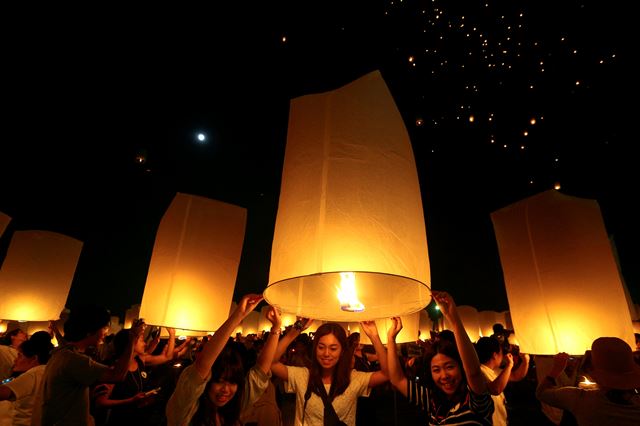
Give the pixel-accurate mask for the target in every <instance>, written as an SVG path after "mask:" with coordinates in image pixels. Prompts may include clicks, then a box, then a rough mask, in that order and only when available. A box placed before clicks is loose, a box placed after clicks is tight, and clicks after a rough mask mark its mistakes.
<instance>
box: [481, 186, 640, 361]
mask: <svg viewBox="0 0 640 426" xmlns="http://www.w3.org/2000/svg"><path fill="white" fill-rule="evenodd" d="M491 218H492V220H493V225H494V229H495V233H496V238H497V241H498V248H499V252H500V261H501V263H502V270H503V272H504V279H505V284H506V290H507V297H508V299H509V307H510V313H511V318H512V321H513V326H514V329H515V331H516V333H517V336H518V340H519V342H520V350H521V352H525V353H531V354H538V355H553V354H556V353H558V352H567V353H569V354H574V355H581V354H584V352H585V351H586V350H588V349H590V348H591V343H592V342H593V341H594V340H595V339H596V338H598V337H601V336H614V337H619V338H621V339H623V340H625V341H626V342H627V343H629V345H630V346H631V347H634V346H635V342H634V336H633V328H632V325H631V314H630V312H629V307H628V304H627V300H626V297H625V294H624V290H623V286H622V283H621V281H620V274H619V273H618V268H617V265H616V262H615V259H614V256H613V252H612V249H611V244H610V242H609V239H608V237H607V232H606V230H605V226H604V222H603V220H602V215H601V213H600V208H599V206H598V203H597V202H596V201H595V200H588V199H582V198H577V197H571V196H568V195H564V194H561V193H560V192H557V191H546V192H543V193H540V194H538V195H535V196H533V197H529V198H526V199H524V200H522V201H519V202H517V203H514V204H512V205H510V206H507V207H505V208H503V209H501V210H498V211H496V212H494V213H492V214H491ZM603 301H606V308H603V305H602V302H603Z"/></svg>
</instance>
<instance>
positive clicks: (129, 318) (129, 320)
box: [124, 305, 140, 328]
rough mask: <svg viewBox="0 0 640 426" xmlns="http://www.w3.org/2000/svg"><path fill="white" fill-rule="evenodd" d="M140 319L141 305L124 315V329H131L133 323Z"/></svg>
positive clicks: (134, 306)
mask: <svg viewBox="0 0 640 426" xmlns="http://www.w3.org/2000/svg"><path fill="white" fill-rule="evenodd" d="M138 318H140V305H132V306H131V307H130V308H129V309H127V311H126V312H125V314H124V328H131V324H133V321H135V320H137V319H138Z"/></svg>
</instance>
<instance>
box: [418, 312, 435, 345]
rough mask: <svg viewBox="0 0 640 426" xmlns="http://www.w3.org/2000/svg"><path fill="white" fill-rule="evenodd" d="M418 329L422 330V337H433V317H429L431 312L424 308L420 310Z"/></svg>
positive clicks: (424, 338) (423, 338)
mask: <svg viewBox="0 0 640 426" xmlns="http://www.w3.org/2000/svg"><path fill="white" fill-rule="evenodd" d="M418 330H419V331H420V339H422V340H427V339H429V338H430V337H431V330H433V321H431V318H429V314H428V313H427V311H425V310H424V309H423V310H421V311H420V319H419V324H418Z"/></svg>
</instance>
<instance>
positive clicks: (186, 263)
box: [140, 193, 247, 335]
mask: <svg viewBox="0 0 640 426" xmlns="http://www.w3.org/2000/svg"><path fill="white" fill-rule="evenodd" d="M246 216H247V214H246V210H245V209H243V208H241V207H237V206H234V205H231V204H226V203H222V202H220V201H216V200H211V199H208V198H204V197H198V196H194V195H188V194H181V193H178V194H176V196H175V198H174V199H173V201H172V203H171V205H170V206H169V209H168V210H167V212H166V213H165V214H164V216H163V218H162V221H161V222H160V227H159V229H158V233H157V235H156V241H155V244H154V247H153V253H152V256H151V263H150V266H149V273H148V275H147V283H146V286H145V289H144V295H143V297H142V305H141V307H140V317H141V318H144V320H145V322H146V323H147V324H153V325H162V326H165V327H173V328H175V329H178V330H184V334H183V332H182V331H180V332H179V331H177V330H176V335H199V334H203V333H204V334H206V332H207V331H214V330H217V329H218V327H219V326H220V325H222V323H223V322H224V321H225V320H226V319H227V318H228V312H229V305H230V303H231V299H232V297H233V289H234V287H235V281H236V274H237V272H238V264H239V263H240V253H241V251H242V242H243V240H244V230H245V222H246Z"/></svg>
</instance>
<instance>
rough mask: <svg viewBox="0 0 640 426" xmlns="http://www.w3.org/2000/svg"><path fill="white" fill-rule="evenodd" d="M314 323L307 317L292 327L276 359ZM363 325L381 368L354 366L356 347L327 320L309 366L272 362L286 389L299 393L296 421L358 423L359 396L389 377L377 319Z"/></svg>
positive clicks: (316, 334) (339, 329) (310, 423)
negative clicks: (374, 369)
mask: <svg viewBox="0 0 640 426" xmlns="http://www.w3.org/2000/svg"><path fill="white" fill-rule="evenodd" d="M311 323H312V321H311V320H307V321H306V322H304V323H303V324H304V325H302V326H301V327H298V328H295V327H294V328H293V330H291V331H289V332H288V333H287V335H286V336H285V337H283V338H282V340H281V341H280V343H279V344H278V350H277V351H276V356H275V358H274V359H280V355H282V353H283V352H284V350H285V349H286V348H287V347H288V345H289V344H290V343H291V342H292V341H293V340H294V339H295V338H296V337H298V335H299V334H300V332H301V331H302V330H303V329H304V328H306V327H305V326H309V325H310V324H311ZM362 329H363V330H364V332H365V333H367V335H368V336H369V338H370V339H371V342H372V343H373V346H374V348H375V349H376V354H377V355H378V357H379V359H381V360H382V362H381V363H380V366H381V369H382V371H376V372H361V371H356V370H352V369H351V361H352V356H353V350H352V349H351V348H350V347H349V345H348V343H347V335H346V332H345V331H344V328H342V327H341V326H340V325H339V324H337V323H326V324H323V325H321V326H320V327H318V330H316V332H315V334H314V338H313V349H312V352H311V353H312V354H313V356H312V359H311V366H310V367H309V368H307V367H293V366H288V365H284V364H282V363H280V362H276V363H274V364H273V365H272V366H271V371H272V372H273V374H274V375H275V376H277V377H279V378H281V379H283V380H285V381H286V383H285V390H286V391H287V392H289V393H295V394H296V420H295V424H305V425H310V426H314V425H324V424H339V425H355V424H356V408H357V406H356V404H357V399H358V397H361V396H365V397H368V396H369V392H370V391H371V388H372V387H375V386H378V385H380V384H382V383H384V382H386V381H387V380H388V378H387V374H386V362H385V360H386V354H385V350H384V347H383V346H382V342H381V341H380V336H378V330H377V328H376V326H375V322H373V321H367V322H364V323H362ZM329 420H332V421H333V422H330V421H329Z"/></svg>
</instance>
